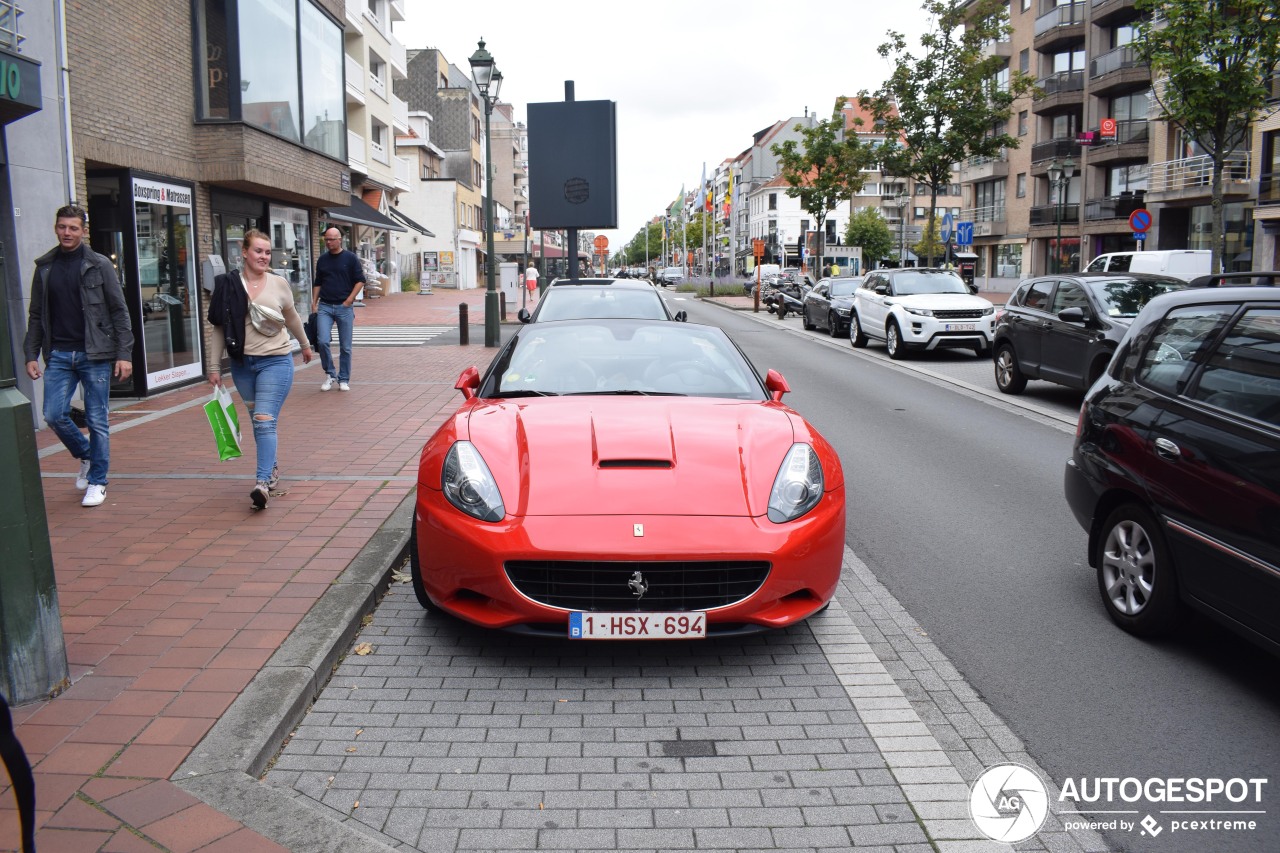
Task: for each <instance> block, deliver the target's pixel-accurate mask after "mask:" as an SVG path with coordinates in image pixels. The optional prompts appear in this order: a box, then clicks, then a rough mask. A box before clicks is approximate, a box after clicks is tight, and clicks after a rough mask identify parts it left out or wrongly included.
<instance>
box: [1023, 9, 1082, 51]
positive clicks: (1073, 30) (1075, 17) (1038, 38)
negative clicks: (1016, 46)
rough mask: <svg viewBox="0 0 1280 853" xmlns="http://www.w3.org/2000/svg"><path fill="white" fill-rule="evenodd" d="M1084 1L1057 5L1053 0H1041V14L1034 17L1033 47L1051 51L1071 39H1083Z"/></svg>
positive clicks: (1038, 49) (1071, 40)
mask: <svg viewBox="0 0 1280 853" xmlns="http://www.w3.org/2000/svg"><path fill="white" fill-rule="evenodd" d="M1086 5H1087V4H1085V3H1070V4H1067V5H1063V6H1059V5H1057V4H1056V2H1055V0H1041V3H1040V9H1041V12H1042V14H1041V15H1040V17H1038V18H1036V25H1035V41H1034V42H1033V44H1034V46H1035V49H1036V50H1037V51H1039V52H1041V53H1051V52H1053V51H1054V50H1056V49H1057V48H1058V47H1061V46H1062V45H1064V44H1066V43H1068V42H1073V41H1084V19H1085V6H1086Z"/></svg>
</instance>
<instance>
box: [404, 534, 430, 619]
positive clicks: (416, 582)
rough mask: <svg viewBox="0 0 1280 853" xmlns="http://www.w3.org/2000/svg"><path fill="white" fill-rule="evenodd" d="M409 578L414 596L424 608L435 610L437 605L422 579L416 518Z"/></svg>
mask: <svg viewBox="0 0 1280 853" xmlns="http://www.w3.org/2000/svg"><path fill="white" fill-rule="evenodd" d="M409 580H410V582H411V583H412V584H413V596H414V598H416V599H418V604H420V605H422V608H423V609H424V610H433V609H434V608H435V605H434V604H432V603H431V599H430V597H428V596H427V585H426V584H425V583H423V581H422V561H421V559H419V557H418V522H417V521H416V520H414V521H413V522H412V526H411V528H410V530H409Z"/></svg>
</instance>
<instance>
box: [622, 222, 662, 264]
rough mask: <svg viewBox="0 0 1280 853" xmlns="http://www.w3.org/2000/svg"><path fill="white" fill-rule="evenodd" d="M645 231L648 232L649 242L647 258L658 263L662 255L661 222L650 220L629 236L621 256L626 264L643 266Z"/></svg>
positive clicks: (644, 260)
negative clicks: (629, 238) (629, 239)
mask: <svg viewBox="0 0 1280 853" xmlns="http://www.w3.org/2000/svg"><path fill="white" fill-rule="evenodd" d="M645 232H648V235H649V242H648V247H649V249H648V251H649V258H650V259H651V261H652V262H653V263H655V264H658V265H659V266H661V264H660V263H659V260H660V258H661V255H662V223H661V222H650V223H648V224H647V225H645V226H644V227H643V228H641V229H640V230H639V231H637V232H636V235H635V236H634V237H632V238H631V242H629V243H627V245H626V246H625V247H624V248H623V258H624V261H625V263H626V265H627V266H644V265H645V264H646V259H645Z"/></svg>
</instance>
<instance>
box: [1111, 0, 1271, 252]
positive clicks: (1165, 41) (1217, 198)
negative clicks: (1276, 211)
mask: <svg viewBox="0 0 1280 853" xmlns="http://www.w3.org/2000/svg"><path fill="white" fill-rule="evenodd" d="M1134 8H1135V9H1137V10H1138V11H1139V12H1141V13H1143V15H1144V21H1145V23H1143V24H1141V25H1140V27H1139V37H1138V39H1137V41H1136V45H1137V49H1138V52H1139V54H1140V55H1141V56H1142V58H1143V59H1144V60H1145V61H1146V62H1147V63H1148V64H1150V66H1151V70H1152V73H1153V74H1154V75H1155V76H1156V77H1157V83H1156V86H1155V87H1154V88H1153V91H1154V93H1155V98H1156V102H1157V104H1159V106H1160V110H1161V116H1160V118H1161V119H1162V120H1165V121H1168V122H1170V123H1171V124H1173V125H1174V126H1176V127H1179V128H1181V129H1182V130H1183V131H1184V132H1185V133H1186V134H1187V135H1189V136H1190V137H1191V138H1192V139H1194V140H1195V141H1196V143H1197V144H1198V145H1199V146H1200V147H1201V148H1202V149H1203V150H1204V151H1205V153H1206V154H1207V155H1208V157H1209V158H1210V159H1211V161H1212V164H1213V175H1212V179H1211V184H1210V187H1211V197H1212V201H1211V203H1210V204H1211V205H1212V215H1213V235H1212V240H1213V243H1212V245H1211V247H1210V248H1211V249H1212V258H1213V267H1212V269H1213V272H1215V273H1216V272H1221V271H1222V261H1223V255H1224V254H1225V252H1226V245H1227V235H1226V227H1225V225H1224V216H1223V210H1222V173H1223V167H1224V165H1225V163H1226V161H1227V157H1228V156H1229V155H1230V154H1232V153H1233V152H1235V151H1236V150H1237V149H1239V148H1241V147H1242V146H1244V145H1245V144H1246V143H1247V142H1248V139H1249V129H1250V125H1251V123H1252V121H1253V118H1254V116H1255V115H1257V113H1258V112H1259V111H1261V110H1262V109H1263V108H1264V107H1265V106H1266V104H1267V98H1268V84H1269V81H1270V79H1271V77H1272V75H1274V74H1275V73H1276V65H1277V62H1280V17H1277V15H1276V7H1275V0H1229V1H1228V0H1136V2H1135V3H1134Z"/></svg>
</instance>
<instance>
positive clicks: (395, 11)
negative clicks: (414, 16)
mask: <svg viewBox="0 0 1280 853" xmlns="http://www.w3.org/2000/svg"><path fill="white" fill-rule="evenodd" d="M389 5H390V6H391V22H392V23H393V24H394V23H395V22H396V21H403V20H404V0H391V3H390V4H389Z"/></svg>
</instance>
